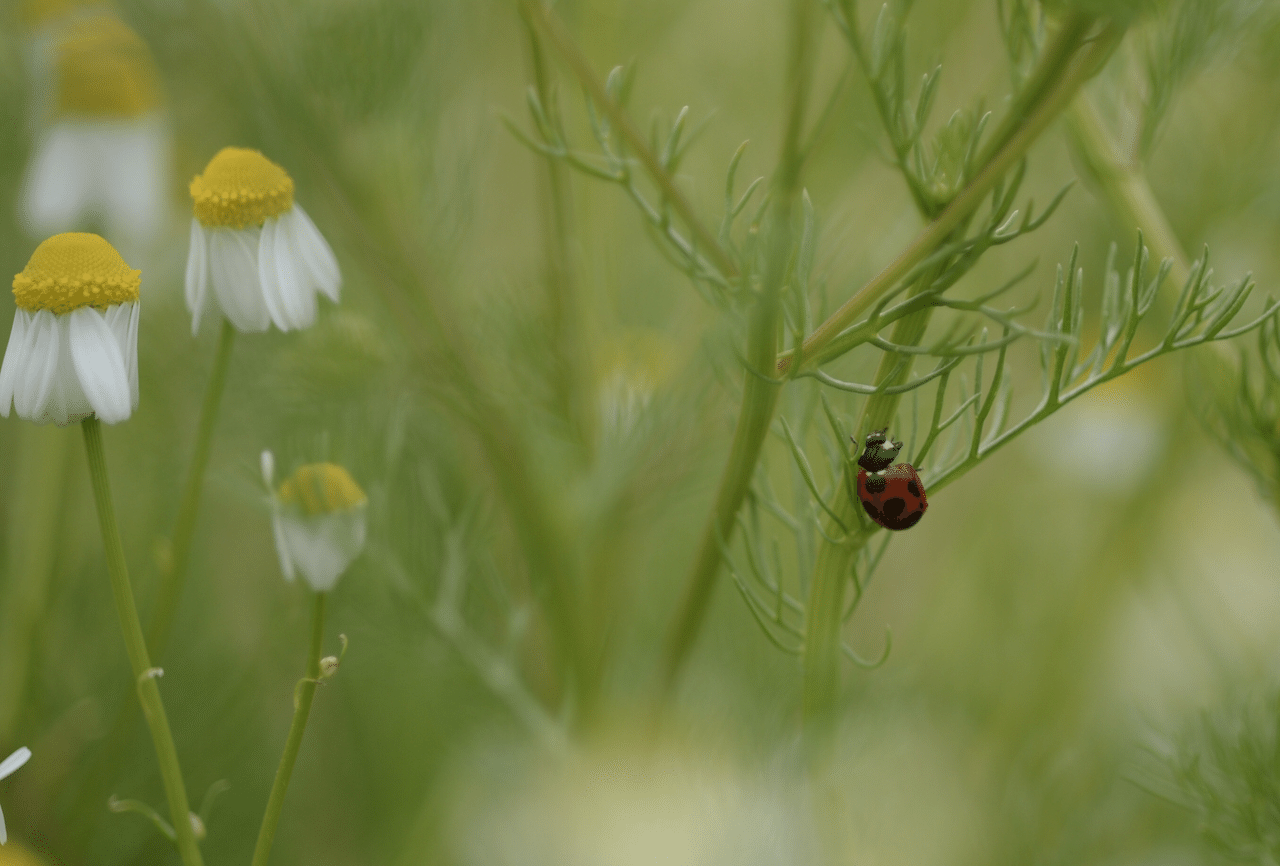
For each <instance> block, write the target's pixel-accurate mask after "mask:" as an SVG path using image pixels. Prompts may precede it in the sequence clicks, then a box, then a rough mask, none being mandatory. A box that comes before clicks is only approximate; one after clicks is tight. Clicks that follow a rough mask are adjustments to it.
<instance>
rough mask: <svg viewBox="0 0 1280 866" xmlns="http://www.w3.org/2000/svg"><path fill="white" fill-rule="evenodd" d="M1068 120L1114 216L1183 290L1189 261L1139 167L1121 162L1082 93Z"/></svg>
mask: <svg viewBox="0 0 1280 866" xmlns="http://www.w3.org/2000/svg"><path fill="white" fill-rule="evenodd" d="M1070 119H1071V132H1072V135H1073V137H1074V139H1075V143H1076V146H1077V148H1078V149H1079V152H1080V154H1081V156H1082V157H1083V158H1084V161H1085V164H1086V165H1087V167H1088V168H1089V170H1090V172H1091V173H1092V174H1093V179H1094V180H1095V181H1097V185H1098V187H1099V188H1100V189H1101V191H1102V194H1103V196H1105V198H1106V200H1107V204H1108V205H1109V206H1110V207H1111V210H1112V212H1114V213H1115V214H1116V217H1117V218H1118V219H1119V220H1120V221H1121V222H1123V223H1125V227H1126V228H1132V227H1137V228H1140V229H1142V240H1143V242H1144V243H1145V244H1146V245H1147V246H1148V247H1149V248H1150V249H1151V255H1152V258H1153V260H1154V261H1157V262H1158V261H1160V260H1161V259H1166V258H1168V259H1172V260H1173V269H1172V270H1170V271H1169V277H1170V283H1171V284H1172V285H1174V286H1179V287H1181V286H1183V285H1185V284H1186V282H1187V279H1188V277H1189V276H1190V274H1191V262H1190V259H1188V258H1187V253H1186V251H1185V250H1184V249H1183V248H1182V242H1181V241H1179V240H1178V236H1177V234H1176V233H1175V232H1174V230H1173V226H1171V225H1170V224H1169V218H1168V217H1166V216H1165V213H1164V209H1163V208H1162V207H1160V202H1159V201H1157V200H1156V196H1155V193H1154V192H1153V191H1152V189H1151V184H1149V183H1148V182H1147V176H1146V174H1145V173H1144V172H1143V171H1142V168H1141V166H1139V165H1134V164H1132V163H1130V162H1128V161H1126V160H1124V159H1123V158H1122V157H1121V155H1120V152H1119V150H1118V147H1117V144H1116V142H1115V140H1114V139H1113V138H1112V137H1111V134H1110V133H1109V132H1108V131H1107V128H1106V126H1105V125H1104V124H1103V122H1102V118H1101V117H1100V116H1099V115H1098V109H1097V108H1095V107H1094V105H1093V102H1092V101H1090V99H1089V97H1088V95H1087V94H1081V95H1080V96H1079V98H1077V99H1076V101H1075V104H1074V105H1072V106H1071V114H1070Z"/></svg>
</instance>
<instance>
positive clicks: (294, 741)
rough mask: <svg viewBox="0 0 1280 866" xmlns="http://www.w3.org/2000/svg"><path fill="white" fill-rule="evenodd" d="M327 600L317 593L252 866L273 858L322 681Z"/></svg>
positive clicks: (264, 863) (263, 865) (262, 864)
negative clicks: (304, 657) (303, 669)
mask: <svg viewBox="0 0 1280 866" xmlns="http://www.w3.org/2000/svg"><path fill="white" fill-rule="evenodd" d="M324 599H325V594H324V593H323V592H317V593H316V597H315V603H314V604H313V605H312V607H311V644H310V647H309V650H308V652H309V655H308V656H307V673H306V676H305V677H304V678H303V679H301V680H299V681H298V685H297V686H296V687H295V688H294V692H293V723H292V724H290V725H289V738H288V739H287V740H285V744H284V754H282V755H281V756H280V766H279V767H278V768H277V769H276V780H275V782H273V783H272V785H271V796H269V797H268V798H267V810H266V812H264V813H263V815H262V827H261V829H259V830H258V843H257V844H256V845H254V846H253V866H266V864H267V861H268V860H270V859H271V844H272V843H273V842H275V839H276V827H277V826H278V825H279V823H280V812H281V811H282V810H283V809H284V795H285V793H286V792H287V791H288V790H289V779H290V777H292V776H293V765H294V764H295V763H297V761H298V750H299V749H300V748H301V747H302V735H303V734H304V733H305V732H306V730H307V717H308V716H310V715H311V701H312V699H313V698H315V695H316V686H317V685H318V684H319V682H320V652H321V649H322V647H323V644H324Z"/></svg>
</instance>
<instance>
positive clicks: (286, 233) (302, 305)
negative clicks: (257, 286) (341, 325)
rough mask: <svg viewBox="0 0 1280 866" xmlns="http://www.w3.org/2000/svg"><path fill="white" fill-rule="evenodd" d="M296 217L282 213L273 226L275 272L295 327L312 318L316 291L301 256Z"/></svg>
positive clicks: (304, 324)
mask: <svg viewBox="0 0 1280 866" xmlns="http://www.w3.org/2000/svg"><path fill="white" fill-rule="evenodd" d="M299 225H300V224H299V222H298V220H297V218H296V217H294V216H292V215H290V214H288V213H286V214H285V215H284V216H283V217H281V219H280V223H279V225H278V226H277V227H276V240H275V261H274V263H273V264H274V267H275V271H276V275H277V277H278V278H279V280H280V295H281V297H282V299H283V300H284V303H285V306H286V307H287V308H288V309H289V310H290V311H291V313H292V317H293V321H294V327H295V328H309V327H311V326H312V325H314V324H315V321H316V293H315V287H314V286H313V285H312V283H313V282H314V280H313V278H312V276H311V272H310V270H309V269H308V268H307V266H306V263H305V262H304V261H303V260H302V258H301V253H300V252H299V243H298V238H297V235H298V226H299Z"/></svg>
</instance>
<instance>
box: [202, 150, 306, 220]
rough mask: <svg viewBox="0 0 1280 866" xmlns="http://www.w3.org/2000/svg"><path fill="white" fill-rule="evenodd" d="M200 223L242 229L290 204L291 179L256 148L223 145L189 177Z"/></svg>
mask: <svg viewBox="0 0 1280 866" xmlns="http://www.w3.org/2000/svg"><path fill="white" fill-rule="evenodd" d="M191 198H193V199H194V200H195V212H196V219H198V220H200V222H201V224H203V225H206V226H209V227H214V226H228V227H230V228H237V229H242V228H244V227H245V226H258V225H262V223H264V222H265V221H266V220H267V218H268V217H273V216H280V214H282V213H284V212H285V211H287V210H289V208H291V207H293V179H292V178H290V177H289V175H288V173H287V172H285V170H284V169H283V168H281V167H280V166H278V165H276V164H275V163H274V162H272V161H271V160H269V159H267V158H266V157H265V156H263V155H262V154H261V153H259V152H258V151H256V150H249V149H248V148H244V147H224V148H223V149H222V150H220V151H218V155H217V156H215V157H214V158H213V159H211V160H209V164H208V165H207V166H205V169H204V174H201V175H197V176H196V178H195V180H193V181H191Z"/></svg>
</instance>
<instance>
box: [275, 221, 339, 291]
mask: <svg viewBox="0 0 1280 866" xmlns="http://www.w3.org/2000/svg"><path fill="white" fill-rule="evenodd" d="M281 220H282V221H288V222H291V223H293V225H291V226H290V235H291V236H292V237H293V240H294V242H295V243H296V244H297V246H296V250H297V253H298V257H299V258H300V259H301V260H302V262H303V263H304V264H305V265H306V268H307V271H308V272H309V273H310V274H311V277H312V279H313V280H315V284H316V286H317V287H318V288H319V289H320V291H322V292H324V293H325V294H326V295H328V296H329V300H331V301H333V302H334V303H335V304H336V303H338V290H339V289H340V288H341V287H342V271H340V270H338V259H337V257H336V256H335V255H334V254H333V249H332V248H331V247H330V246H329V243H328V241H326V240H325V239H324V235H322V234H320V230H319V229H318V228H316V224H315V223H313V222H312V221H311V217H309V216H307V212H306V211H304V210H303V209H302V206H301V205H299V204H298V203H297V202H294V203H293V207H292V208H291V209H290V210H289V211H287V212H286V213H284V214H282V215H281Z"/></svg>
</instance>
